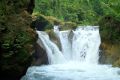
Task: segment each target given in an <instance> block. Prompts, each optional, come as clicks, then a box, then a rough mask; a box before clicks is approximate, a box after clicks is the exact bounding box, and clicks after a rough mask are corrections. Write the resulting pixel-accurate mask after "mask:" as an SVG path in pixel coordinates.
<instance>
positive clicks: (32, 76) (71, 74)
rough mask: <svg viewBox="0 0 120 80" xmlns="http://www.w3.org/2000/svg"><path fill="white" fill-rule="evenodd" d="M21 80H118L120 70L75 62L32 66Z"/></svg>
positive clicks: (109, 66) (107, 66) (119, 78)
mask: <svg viewBox="0 0 120 80" xmlns="http://www.w3.org/2000/svg"><path fill="white" fill-rule="evenodd" d="M21 80H120V68H113V67H111V65H97V64H88V63H77V62H69V63H64V64H54V65H44V66H40V67H39V66H37V67H36V66H33V67H30V68H29V69H28V71H27V73H26V75H25V76H24V77H23V78H22V79H21Z"/></svg>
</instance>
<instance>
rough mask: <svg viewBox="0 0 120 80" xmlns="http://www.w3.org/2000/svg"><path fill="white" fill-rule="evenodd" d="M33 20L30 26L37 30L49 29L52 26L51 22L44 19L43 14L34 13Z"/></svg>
mask: <svg viewBox="0 0 120 80" xmlns="http://www.w3.org/2000/svg"><path fill="white" fill-rule="evenodd" d="M33 17H34V19H33V20H34V21H33V22H32V24H31V26H32V28H36V29H37V30H39V31H44V30H47V29H48V30H49V29H52V28H53V24H52V23H51V22H50V21H49V20H47V19H46V17H45V16H44V15H41V14H34V15H33Z"/></svg>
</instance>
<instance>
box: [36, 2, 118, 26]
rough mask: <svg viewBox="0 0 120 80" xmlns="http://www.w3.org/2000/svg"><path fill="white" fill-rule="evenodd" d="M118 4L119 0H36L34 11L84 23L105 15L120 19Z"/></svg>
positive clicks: (94, 21) (95, 20)
mask: <svg viewBox="0 0 120 80" xmlns="http://www.w3.org/2000/svg"><path fill="white" fill-rule="evenodd" d="M119 4H120V1H119V0H36V7H35V9H34V12H38V13H41V14H44V15H46V16H54V17H57V18H58V19H61V20H64V21H73V22H76V23H78V24H84V25H85V24H95V23H97V21H98V20H99V19H100V18H101V17H103V16H107V15H110V16H115V17H116V18H117V19H120V10H119V9H120V5H119Z"/></svg>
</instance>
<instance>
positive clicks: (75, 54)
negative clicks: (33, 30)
mask: <svg viewBox="0 0 120 80" xmlns="http://www.w3.org/2000/svg"><path fill="white" fill-rule="evenodd" d="M37 33H38V35H39V39H40V41H41V42H39V44H40V45H41V43H43V45H44V49H45V50H46V52H47V55H48V60H49V63H50V64H54V63H63V62H68V61H77V62H88V63H95V64H97V63H98V59H99V56H98V54H99V46H100V43H101V41H100V35H99V29H98V26H87V27H78V28H77V29H76V30H66V31H59V26H54V33H55V35H56V36H57V38H58V39H59V41H60V44H61V49H62V51H60V49H59V48H58V46H57V45H56V44H55V43H54V42H52V41H51V40H50V38H49V35H48V34H47V33H45V32H43V31H37Z"/></svg>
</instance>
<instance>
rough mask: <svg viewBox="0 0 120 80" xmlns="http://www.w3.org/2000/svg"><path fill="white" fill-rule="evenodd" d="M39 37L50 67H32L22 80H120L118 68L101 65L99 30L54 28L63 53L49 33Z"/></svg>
mask: <svg viewBox="0 0 120 80" xmlns="http://www.w3.org/2000/svg"><path fill="white" fill-rule="evenodd" d="M37 33H38V36H39V39H38V43H39V45H40V46H41V47H42V48H43V49H45V50H46V53H47V56H48V60H49V64H50V65H45V66H38V67H36V66H33V67H30V68H29V69H28V71H27V73H26V75H25V76H24V77H23V78H22V80H120V75H119V73H120V69H119V68H112V67H111V65H99V64H98V59H99V46H100V43H101V40H100V35H99V27H98V26H86V27H78V28H77V29H76V30H66V31H59V26H54V33H55V35H56V37H57V38H58V39H59V41H60V45H61V50H60V49H59V47H58V46H57V45H56V44H55V43H54V42H52V41H51V40H50V38H49V35H48V34H47V33H46V32H43V31H37Z"/></svg>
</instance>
